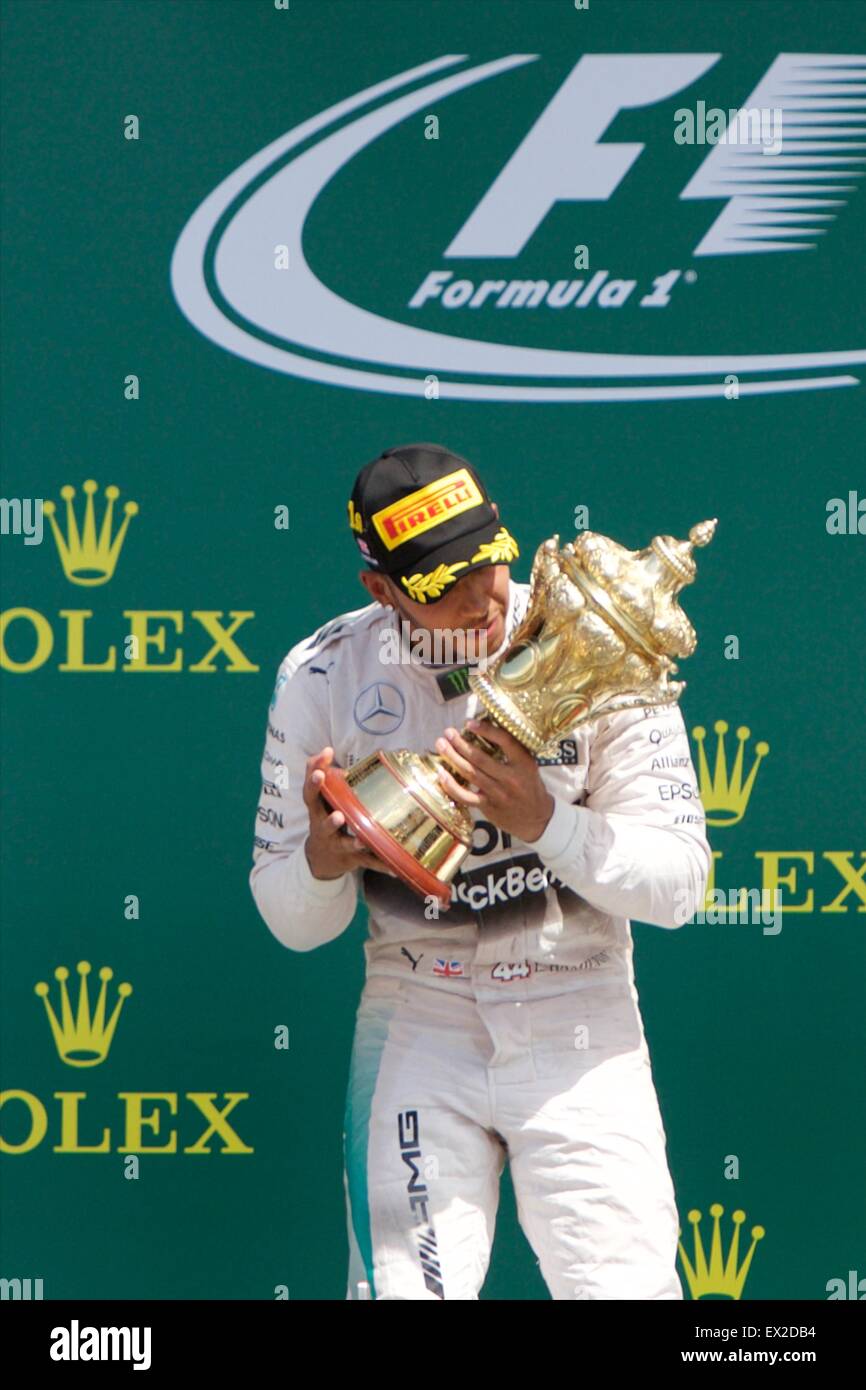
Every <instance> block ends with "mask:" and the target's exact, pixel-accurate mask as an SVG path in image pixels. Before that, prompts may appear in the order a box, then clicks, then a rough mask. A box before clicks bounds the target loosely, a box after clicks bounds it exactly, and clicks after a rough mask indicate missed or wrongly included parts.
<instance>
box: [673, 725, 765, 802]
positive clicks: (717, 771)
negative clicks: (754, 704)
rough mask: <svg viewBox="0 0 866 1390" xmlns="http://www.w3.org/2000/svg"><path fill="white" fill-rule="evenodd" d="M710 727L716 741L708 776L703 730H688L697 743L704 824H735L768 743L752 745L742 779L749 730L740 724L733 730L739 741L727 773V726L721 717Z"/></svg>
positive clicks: (699, 726)
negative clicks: (750, 761) (749, 762)
mask: <svg viewBox="0 0 866 1390" xmlns="http://www.w3.org/2000/svg"><path fill="white" fill-rule="evenodd" d="M713 728H714V730H715V732H716V734H717V735H718V743H717V744H716V758H715V765H714V767H713V772H712V776H711V775H710V767H709V763H708V762H707V754H706V749H705V747H704V742H705V739H706V736H707V731H706V729H705V728H704V727H703V726H702V725H701V724H698V725H697V726H696V727H695V728H694V729H692V737H693V738H695V739H696V740H697V744H698V783H699V787H700V794H701V801H702V803H703V807H704V813H705V815H706V818H707V825H736V824H737V821H741V820H742V819H743V816H744V814H745V811H746V807H747V806H748V804H749V797H750V796H751V794H752V787H753V786H754V785H755V778H756V777H757V775H758V768H759V767H760V765H761V759H762V758H763V757H765V756H766V755H767V753H769V751H770V745H769V743H764V742H763V740H762V741H761V742H760V743H756V744H755V761H754V762H753V764H752V767H751V770H750V772H749V775H748V777H747V778H746V780H745V781H743V757H744V752H745V746H746V741H747V740H748V739H749V738H751V734H752V731H751V729H747V728H746V726H745V725H744V724H741V725H740V727H739V729H738V730H737V739H738V740H739V742H738V744H737V752H736V755H735V757H734V770H733V772H732V773H730V774H729V773H728V762H727V757H726V754H725V734H726V733H727V732H728V725H727V723H726V722H725V720H724V719H717V720H716V722H715V724H714V725H713Z"/></svg>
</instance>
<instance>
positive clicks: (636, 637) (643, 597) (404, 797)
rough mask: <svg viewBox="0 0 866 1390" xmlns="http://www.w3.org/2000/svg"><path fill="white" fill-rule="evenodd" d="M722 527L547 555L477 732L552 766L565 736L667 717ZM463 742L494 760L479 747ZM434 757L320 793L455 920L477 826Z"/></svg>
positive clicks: (492, 674)
mask: <svg viewBox="0 0 866 1390" xmlns="http://www.w3.org/2000/svg"><path fill="white" fill-rule="evenodd" d="M715 529H716V522H715V520H712V521H702V522H700V523H699V524H698V525H697V526H693V527H692V529H691V531H690V532H689V539H688V540H687V541H680V540H676V539H675V538H674V537H673V536H655V537H654V538H653V540H652V541H651V542H650V544H649V545H648V546H647V548H646V549H645V550H626V549H625V548H624V547H623V546H621V545H617V543H616V541H613V540H611V539H610V538H609V537H608V536H600V535H597V534H596V533H595V532H593V531H583V532H581V533H580V534H579V535H578V536H577V538H576V540H574V541H570V542H569V543H568V544H567V545H564V546H563V547H562V549H560V548H559V536H553V537H551V539H550V540H546V541H544V542H543V544H542V545H540V546H539V548H538V550H537V551H536V554H535V559H534V561H533V564H532V577H531V588H530V596H529V606H528V608H527V610H526V616H525V617H524V619H523V621H522V622H521V624H520V626H519V627H518V628H517V630H516V631H515V633H514V636H513V637H512V640H511V642H510V644H509V646H508V648H507V649H506V651H505V652H504V653H503V655H501V656H499V657H497V659H496V660H495V661H493V662H492V663H490V664H489V665H488V666H486V667H484V668H483V669H482V668H481V667H479V669H478V670H477V671H473V672H472V673H471V674H470V676H469V684H470V687H471V689H472V690H473V692H474V693H475V694H476V695H477V696H478V699H479V701H480V703H481V705H483V707H484V712H483V713H479V716H478V718H479V720H481V721H482V722H483V721H484V720H490V721H492V722H493V723H495V724H499V725H501V726H502V727H503V728H504V729H507V730H508V732H509V733H510V734H513V736H514V737H515V738H516V739H517V740H518V742H520V743H522V744H523V746H524V747H525V748H528V749H529V750H530V752H532V753H534V754H535V755H536V756H540V757H550V756H555V755H556V753H557V751H558V741H559V738H560V736H561V735H564V734H568V733H571V731H572V730H573V729H574V728H576V727H577V726H578V725H580V724H585V723H589V722H590V721H591V720H594V719H599V718H601V717H602V716H603V715H606V714H612V713H614V711H616V710H623V709H634V708H638V707H640V706H647V705H664V704H672V703H674V702H675V701H677V700H678V699H679V698H680V695H681V694H682V692H683V690H684V689H685V682H684V681H672V680H670V679H669V678H670V676H671V675H674V674H676V672H677V666H676V664H675V662H674V657H687V656H691V654H692V652H693V651H694V650H695V647H696V645H697V638H696V636H695V631H694V628H693V627H692V625H691V623H690V622H689V620H688V618H687V617H686V615H685V613H684V612H683V610H682V609H681V608H680V606H679V602H678V595H679V591H680V589H682V588H683V587H684V586H685V585H686V584H691V583H692V581H693V580H694V578H695V569H696V567H695V561H694V556H693V551H694V549H695V548H696V547H697V546H704V545H707V544H708V543H709V542H710V541H711V540H712V537H713V533H714V531H715ZM463 738H465V739H466V740H467V741H468V742H471V743H476V744H480V746H481V747H482V748H484V749H486V751H487V752H488V753H490V754H491V755H492V756H493V757H497V758H500V757H501V756H502V755H501V753H500V750H499V749H498V747H497V746H496V745H495V744H492V743H490V742H488V741H487V740H486V739H485V738H484V737H483V735H480V734H474V733H472V732H471V731H469V730H466V729H464V730H463ZM439 763H445V764H446V765H447V767H448V770H449V772H450V773H451V775H452V776H453V777H454V778H455V780H456V781H458V782H459V783H461V785H463V786H465V785H467V783H466V779H465V778H464V777H463V776H462V775H461V774H460V773H459V772H457V771H456V769H455V768H454V767H453V766H452V765H451V764H450V763H448V762H447V759H445V758H443V757H441V756H440V755H439V754H438V753H412V752H410V751H409V750H408V749H405V748H401V749H398V750H397V751H396V752H388V753H386V752H381V751H380V752H378V753H373V754H372V755H371V756H370V757H368V758H364V759H363V760H362V761H361V762H359V763H357V764H356V765H355V766H354V767H352V768H350V769H349V770H348V771H346V772H344V771H342V770H341V769H339V768H333V767H332V768H329V769H328V771H327V773H326V774H325V781H324V784H323V786H322V789H321V793H322V796H323V797H324V798H325V800H326V801H327V802H328V804H329V805H330V806H332V807H334V808H335V809H338V810H340V811H342V812H343V814H344V816H345V817H346V821H347V824H348V827H349V828H350V829H351V831H352V832H353V833H354V834H355V835H357V836H358V838H359V839H360V840H362V841H363V843H364V844H365V845H367V846H368V847H369V848H370V849H372V850H374V851H375V853H376V854H378V856H379V858H380V859H383V860H384V861H385V863H386V864H388V865H389V867H390V868H392V869H393V870H394V872H395V873H396V874H397V875H398V876H399V877H400V878H402V879H403V880H404V882H406V883H407V884H408V885H409V887H410V888H413V889H414V890H415V892H417V893H419V894H421V896H422V897H425V898H429V897H434V898H436V899H438V901H439V903H440V904H441V906H442V907H446V908H447V907H448V906H450V902H451V880H452V879H453V877H454V875H455V874H456V873H457V871H458V869H459V868H460V866H461V864H462V863H463V861H464V859H465V858H466V856H467V854H468V853H469V850H470V847H471V843H472V826H473V822H472V817H471V815H470V813H469V811H468V809H467V808H466V807H465V806H462V805H460V804H459V803H458V802H455V801H454V800H453V799H452V798H451V797H450V796H449V795H448V793H447V792H446V791H445V789H444V788H443V786H442V784H441V782H440V781H439V778H438V776H437V771H436V769H437V765H438V764H439Z"/></svg>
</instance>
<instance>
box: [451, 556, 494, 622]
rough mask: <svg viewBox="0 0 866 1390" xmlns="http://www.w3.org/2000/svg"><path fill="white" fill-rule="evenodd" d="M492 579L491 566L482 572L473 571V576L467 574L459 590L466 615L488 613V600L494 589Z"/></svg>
mask: <svg viewBox="0 0 866 1390" xmlns="http://www.w3.org/2000/svg"><path fill="white" fill-rule="evenodd" d="M491 578H492V569H491V567H490V566H486V567H485V568H484V569H481V570H473V572H472V574H467V576H466V578H465V579H464V580H463V582H462V583H461V585H460V589H459V593H460V597H461V598H462V600H463V604H462V609H463V612H464V613H468V614H470V615H471V616H475V615H480V614H481V613H482V612H484V613H486V612H487V600H488V598H489V596H490V592H491V589H492V583H491Z"/></svg>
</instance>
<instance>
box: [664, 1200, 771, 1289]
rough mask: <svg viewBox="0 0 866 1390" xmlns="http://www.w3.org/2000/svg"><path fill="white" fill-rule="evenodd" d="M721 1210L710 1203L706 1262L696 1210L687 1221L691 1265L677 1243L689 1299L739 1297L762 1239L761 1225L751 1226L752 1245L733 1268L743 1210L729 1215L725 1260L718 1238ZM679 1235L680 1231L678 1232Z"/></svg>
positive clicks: (699, 1216)
mask: <svg viewBox="0 0 866 1390" xmlns="http://www.w3.org/2000/svg"><path fill="white" fill-rule="evenodd" d="M724 1210H725V1209H724V1207H723V1206H721V1205H720V1204H719V1203H718V1202H714V1203H713V1205H712V1206H711V1207H710V1216H711V1217H712V1218H713V1234H712V1237H711V1241H710V1259H709V1263H707V1257H706V1254H705V1253H704V1246H703V1241H702V1240H701V1233H700V1230H699V1229H698V1228H699V1226H700V1221H701V1213H700V1212H699V1211H690V1212H689V1222H690V1224H691V1225H692V1227H693V1228H694V1232H695V1259H694V1263H692V1262H691V1261H690V1260H689V1257H688V1255H687V1254H686V1252H685V1250H684V1248H683V1243H682V1241H679V1242H678V1244H679V1250H680V1259H681V1260H682V1262H683V1268H684V1269H685V1271H686V1279H687V1280H688V1285H689V1293H690V1294H691V1296H692V1298H695V1299H697V1298H706V1297H707V1296H708V1295H715V1296H717V1297H722V1298H741V1297H742V1293H743V1285H744V1284H745V1282H746V1275H747V1274H748V1272H749V1266H750V1265H751V1263H752V1256H753V1255H754V1253H755V1247H756V1246H757V1244H758V1241H759V1240H762V1239H763V1237H764V1228H763V1226H753V1227H752V1244H751V1245H750V1246H749V1250H748V1253H747V1255H746V1258H745V1259H744V1260H743V1263H742V1264H741V1265H739V1266H738V1265H737V1260H738V1258H739V1251H740V1227H741V1226H742V1224H743V1222H744V1221H745V1219H746V1213H745V1212H744V1211H735V1212H732V1213H731V1220H732V1221H733V1223H734V1234H733V1237H732V1239H731V1245H730V1249H729V1251H728V1257H727V1259H723V1258H722V1237H721V1231H720V1229H719V1218H720V1217H721V1216H722V1215H723V1214H724ZM679 1234H680V1235H682V1230H680V1233H679Z"/></svg>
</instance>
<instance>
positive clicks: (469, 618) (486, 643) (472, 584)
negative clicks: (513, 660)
mask: <svg viewBox="0 0 866 1390" xmlns="http://www.w3.org/2000/svg"><path fill="white" fill-rule="evenodd" d="M386 583H387V585H388V588H389V590H390V598H391V601H392V602H393V603H394V607H395V609H396V612H397V615H398V617H400V618H404V619H405V620H406V622H408V623H410V624H411V626H412V628H413V629H415V628H426V630H427V631H428V632H436V631H437V630H440V631H441V630H443V629H445V630H449V631H451V632H462V633H464V634H466V635H467V636H468V634H469V633H472V634H473V636H472V643H473V645H474V647H475V650H476V651H477V652H478V653H479V655H483V654H485V653H486V655H487V656H492V655H493V653H494V652H495V651H497V650H498V648H499V647H501V645H502V643H503V641H504V639H505V615H506V610H507V608H508V566H507V565H483V566H482V567H481V569H477V570H472V572H471V573H470V574H467V575H466V576H465V578H463V579H458V580H457V582H456V584H454V585H453V586H452V587H451V588H450V589H449V591H448V592H447V593H446V594H443V596H442V598H441V599H439V601H438V602H437V603H434V604H426V603H416V602H415V600H414V599H410V598H408V597H407V595H406V594H405V593H404V592H403V590H402V588H401V586H400V585H399V584H397V583H395V582H394V581H393V580H391V579H388V580H386Z"/></svg>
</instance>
